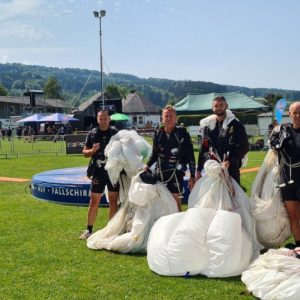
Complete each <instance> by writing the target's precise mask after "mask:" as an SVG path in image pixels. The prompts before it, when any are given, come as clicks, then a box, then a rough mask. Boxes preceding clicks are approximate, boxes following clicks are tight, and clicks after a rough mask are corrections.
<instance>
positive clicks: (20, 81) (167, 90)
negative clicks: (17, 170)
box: [0, 63, 300, 107]
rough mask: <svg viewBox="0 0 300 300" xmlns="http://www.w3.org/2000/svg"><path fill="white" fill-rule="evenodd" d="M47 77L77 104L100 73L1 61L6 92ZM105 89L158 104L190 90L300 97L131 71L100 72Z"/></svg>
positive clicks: (93, 89) (39, 86)
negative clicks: (131, 93) (142, 75)
mask: <svg viewBox="0 0 300 300" xmlns="http://www.w3.org/2000/svg"><path fill="white" fill-rule="evenodd" d="M49 77H54V78H56V79H57V81H58V82H59V84H60V87H61V91H62V93H61V95H62V97H63V99H65V100H67V101H70V102H72V103H74V100H75V99H76V101H77V100H78V101H77V103H76V105H79V104H80V103H81V102H83V101H85V100H86V99H88V98H89V97H91V96H92V95H94V94H95V93H97V92H98V91H99V90H100V72H99V71H95V70H87V69H78V68H53V67H44V66H36V65H23V64H19V63H6V64H0V84H1V85H2V86H4V88H5V89H6V90H7V92H8V95H11V96H22V95H23V93H24V91H26V90H27V89H35V90H43V89H44V87H45V83H46V82H47V80H48V79H49ZM103 79H104V80H103V81H104V88H105V87H106V86H108V85H117V86H119V87H120V88H122V90H123V91H124V90H125V91H133V90H134V91H137V92H140V93H142V94H143V95H144V96H145V97H146V98H147V99H148V100H150V101H151V102H152V103H154V104H155V105H158V106H160V107H162V106H164V105H165V104H166V103H175V102H177V101H179V100H181V99H182V98H184V97H185V96H186V95H187V94H189V93H196V94H206V93H211V92H233V91H240V92H243V93H244V94H246V95H248V96H254V97H265V96H267V95H268V94H277V95H278V94H280V95H282V96H285V97H286V98H287V99H289V100H296V99H297V100H298V99H300V91H293V90H283V89H275V88H274V89H270V88H247V87H240V86H233V85H222V84H217V83H213V82H205V81H192V80H170V79H160V78H140V77H137V76H134V75H130V74H122V73H110V74H103Z"/></svg>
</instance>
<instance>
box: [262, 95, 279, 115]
mask: <svg viewBox="0 0 300 300" xmlns="http://www.w3.org/2000/svg"><path fill="white" fill-rule="evenodd" d="M281 98H282V95H280V94H268V95H267V96H266V97H265V99H266V100H265V101H264V104H265V105H268V106H269V108H270V109H271V111H272V120H273V119H274V113H275V105H276V102H277V101H278V100H279V99H281Z"/></svg>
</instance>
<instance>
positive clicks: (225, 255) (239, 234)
mask: <svg viewBox="0 0 300 300" xmlns="http://www.w3.org/2000/svg"><path fill="white" fill-rule="evenodd" d="M204 168H205V172H206V174H208V175H207V176H204V177H202V178H201V179H200V180H199V181H197V182H196V184H195V186H194V188H193V190H192V192H191V194H190V198H189V207H190V208H189V209H188V210H187V211H186V212H182V213H177V214H173V215H169V216H165V217H162V218H160V219H159V220H158V221H157V222H156V223H155V225H154V226H153V228H152V229H151V232H150V236H149V240H148V246H147V260H148V264H149V267H150V269H151V270H152V271H154V272H156V273H158V274H161V275H168V276H183V275H186V274H189V275H196V274H203V275H206V276H209V277H229V276H235V275H240V274H241V273H242V272H243V271H244V270H246V269H247V267H248V266H249V265H250V263H251V261H252V260H254V259H255V258H256V257H258V255H259V250H260V248H261V246H260V245H259V243H258V242H257V240H256V236H255V223H254V221H253V219H252V217H251V215H250V212H249V199H248V197H247V196H246V195H245V193H244V192H243V190H242V189H241V188H240V186H239V185H238V184H237V183H236V182H234V181H233V180H232V179H231V180H232V185H233V189H234V192H235V196H232V195H230V193H231V192H230V190H231V188H230V187H229V186H228V177H227V175H225V176H224V173H223V171H222V168H221V165H220V164H219V163H218V162H216V161H208V162H206V164H205V167H204Z"/></svg>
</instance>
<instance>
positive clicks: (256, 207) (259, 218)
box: [250, 150, 291, 248]
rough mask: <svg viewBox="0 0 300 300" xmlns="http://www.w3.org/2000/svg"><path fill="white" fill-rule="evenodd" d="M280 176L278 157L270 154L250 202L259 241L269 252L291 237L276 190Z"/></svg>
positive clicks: (286, 216)
mask: <svg viewBox="0 0 300 300" xmlns="http://www.w3.org/2000/svg"><path fill="white" fill-rule="evenodd" d="M279 176H280V175H279V167H278V164H277V156H276V154H275V152H274V151H273V150H269V151H268V153H267V155H266V157H265V159H264V162H263V164H262V166H261V167H260V169H259V171H258V173H257V175H256V178H255V180H254V183H253V185H252V193H251V194H252V195H251V201H250V209H251V214H252V216H253V217H254V219H255V220H256V233H257V238H258V240H259V242H260V243H261V244H262V245H264V246H265V247H266V248H271V247H277V246H279V245H281V244H282V243H283V242H284V241H285V240H286V239H287V238H288V237H289V236H290V234H291V231H290V225H289V219H288V215H287V212H286V209H285V207H284V204H283V202H282V197H281V192H280V188H279V187H277V185H278V184H279Z"/></svg>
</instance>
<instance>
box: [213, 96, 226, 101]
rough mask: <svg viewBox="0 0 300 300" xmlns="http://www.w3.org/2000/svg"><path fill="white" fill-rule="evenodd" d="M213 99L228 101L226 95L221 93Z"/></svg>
mask: <svg viewBox="0 0 300 300" xmlns="http://www.w3.org/2000/svg"><path fill="white" fill-rule="evenodd" d="M213 101H225V102H227V101H226V99H225V97H224V96H221V95H218V96H216V97H215V98H214V100H213Z"/></svg>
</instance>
